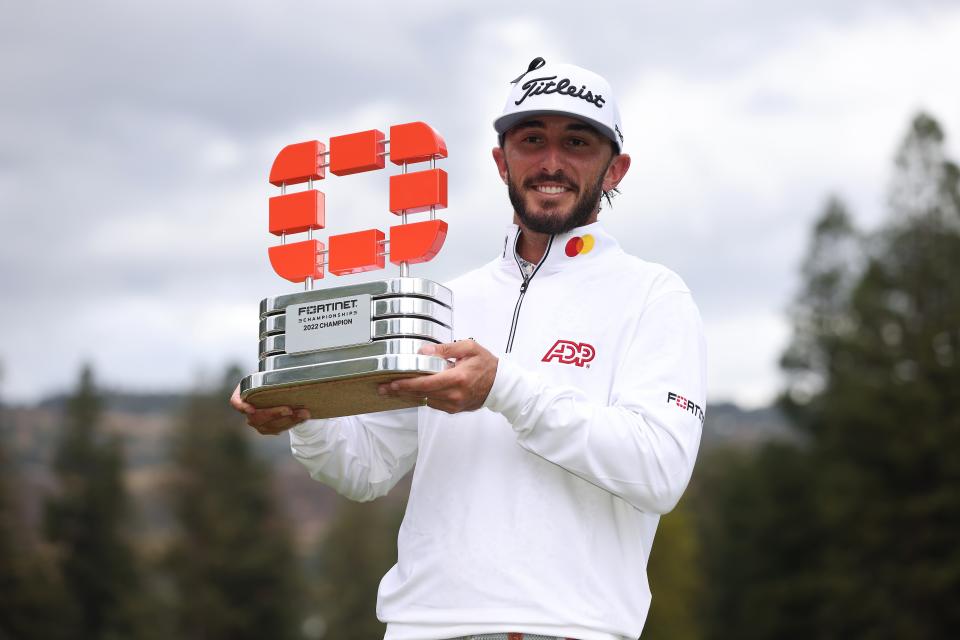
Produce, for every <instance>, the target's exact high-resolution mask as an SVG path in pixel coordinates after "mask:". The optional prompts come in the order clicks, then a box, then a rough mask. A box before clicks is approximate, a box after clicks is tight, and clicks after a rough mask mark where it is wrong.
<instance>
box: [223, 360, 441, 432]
mask: <svg viewBox="0 0 960 640" xmlns="http://www.w3.org/2000/svg"><path fill="white" fill-rule="evenodd" d="M448 366H449V363H448V362H447V361H446V360H444V359H443V358H437V357H435V356H423V355H411V354H399V355H384V356H370V357H367V358H357V359H356V360H342V361H339V362H326V363H321V364H313V365H303V366H299V367H291V368H289V369H278V370H275V371H263V372H260V373H255V374H253V375H250V376H247V377H246V378H244V379H243V380H242V381H241V382H240V397H241V398H243V399H244V400H245V401H246V402H249V403H250V404H252V405H253V406H255V407H257V408H258V409H265V408H269V407H276V406H289V407H293V408H295V409H307V410H308V411H309V412H310V417H311V418H336V417H339V416H349V415H357V414H360V413H376V412H377V411H391V410H393V409H405V408H407V407H415V406H417V405H418V404H420V402H419V401H417V400H409V399H406V398H385V397H382V396H380V394H379V393H377V387H378V385H381V384H383V383H385V382H390V381H392V380H397V379H400V378H409V377H412V376H421V375H427V374H431V373H439V372H441V371H443V370H444V369H446V368H447V367H448Z"/></svg>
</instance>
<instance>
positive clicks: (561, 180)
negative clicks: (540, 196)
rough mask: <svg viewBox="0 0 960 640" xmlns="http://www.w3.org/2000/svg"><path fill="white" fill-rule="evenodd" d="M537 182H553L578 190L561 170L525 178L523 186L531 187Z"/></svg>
mask: <svg viewBox="0 0 960 640" xmlns="http://www.w3.org/2000/svg"><path fill="white" fill-rule="evenodd" d="M539 182H554V183H556V184H559V185H563V186H564V187H567V188H569V189H573V190H574V191H580V187H578V186H577V185H575V184H574V183H573V181H572V180H570V179H569V178H567V177H566V176H565V175H563V172H562V171H557V172H556V173H552V174H551V173H546V172H541V173H540V174H538V175H536V176H534V177H532V178H527V179H526V180H524V181H523V186H524V187H526V188H528V189H532V188H533V186H534V185H535V184H537V183H539Z"/></svg>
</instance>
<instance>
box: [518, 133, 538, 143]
mask: <svg viewBox="0 0 960 640" xmlns="http://www.w3.org/2000/svg"><path fill="white" fill-rule="evenodd" d="M523 141H524V142H526V143H528V144H539V143H540V142H542V141H543V136H540V135H537V134H535V133H528V134H527V135H525V136H524V137H523Z"/></svg>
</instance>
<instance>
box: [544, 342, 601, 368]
mask: <svg viewBox="0 0 960 640" xmlns="http://www.w3.org/2000/svg"><path fill="white" fill-rule="evenodd" d="M595 355H597V350H596V349H594V348H593V345H590V344H587V343H586V342H572V341H570V340H557V341H556V342H555V343H554V344H553V346H552V347H550V348H549V349H548V350H547V353H546V354H544V356H543V360H542V362H552V361H554V360H556V361H557V362H559V363H560V364H575V365H577V366H578V367H582V366H583V365H585V364H587V363H588V362H590V361H591V360H593V357H594V356H595ZM587 368H589V365H588V366H587Z"/></svg>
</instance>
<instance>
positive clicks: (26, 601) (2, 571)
mask: <svg viewBox="0 0 960 640" xmlns="http://www.w3.org/2000/svg"><path fill="white" fill-rule="evenodd" d="M0 411H2V407H0ZM4 436H5V434H4V425H3V424H2V422H0V640H14V639H17V640H32V639H34V638H35V639H37V640H40V639H43V640H46V639H50V640H55V639H58V638H69V637H71V636H72V630H71V628H70V626H69V625H68V624H66V623H67V622H68V621H69V620H70V618H71V617H72V614H73V613H74V611H73V610H72V609H71V608H70V602H69V600H68V598H67V594H66V591H65V590H64V588H63V582H62V580H61V579H60V576H59V574H58V573H57V571H56V567H55V566H54V564H53V562H52V559H51V558H50V557H49V556H48V554H44V553H43V552H42V549H40V548H39V547H38V545H37V544H36V542H35V541H34V540H32V539H31V537H30V535H29V533H28V532H27V531H26V530H25V526H24V522H23V519H22V513H21V511H20V508H19V507H20V505H19V504H18V501H17V499H16V495H17V493H18V491H17V485H18V483H17V478H16V477H15V474H14V465H13V460H11V457H10V456H9V455H8V454H7V452H6V450H5V439H4Z"/></svg>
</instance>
